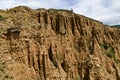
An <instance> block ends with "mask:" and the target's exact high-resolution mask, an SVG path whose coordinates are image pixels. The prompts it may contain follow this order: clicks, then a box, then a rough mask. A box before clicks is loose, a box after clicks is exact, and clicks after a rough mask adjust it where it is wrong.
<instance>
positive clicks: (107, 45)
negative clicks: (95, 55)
mask: <svg viewBox="0 0 120 80" xmlns="http://www.w3.org/2000/svg"><path fill="white" fill-rule="evenodd" d="M101 47H102V48H104V49H105V50H106V49H108V48H109V47H110V44H108V43H103V44H101Z"/></svg>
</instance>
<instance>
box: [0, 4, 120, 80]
mask: <svg viewBox="0 0 120 80" xmlns="http://www.w3.org/2000/svg"><path fill="white" fill-rule="evenodd" d="M0 15H2V16H4V17H5V18H4V19H3V20H2V21H0V59H1V61H0V66H6V67H4V68H5V69H4V68H3V69H4V70H2V69H1V68H0V72H1V74H0V76H1V77H0V78H1V80H2V79H4V78H5V79H11V80H120V40H119V38H120V29H118V28H111V27H109V26H107V25H104V24H102V23H101V22H99V21H96V20H93V19H90V18H87V17H84V16H82V15H79V14H75V13H73V12H71V11H68V10H55V9H48V10H46V9H37V10H32V9H30V8H28V7H25V6H19V7H16V8H13V9H9V10H6V11H0ZM3 62H4V64H3Z"/></svg>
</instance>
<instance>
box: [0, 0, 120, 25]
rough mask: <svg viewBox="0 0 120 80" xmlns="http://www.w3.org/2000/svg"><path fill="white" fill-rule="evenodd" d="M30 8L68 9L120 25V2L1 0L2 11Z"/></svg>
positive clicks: (113, 0)
mask: <svg viewBox="0 0 120 80" xmlns="http://www.w3.org/2000/svg"><path fill="white" fill-rule="evenodd" d="M15 6H28V7H30V8H32V9H37V8H47V9H49V8H55V9H68V10H71V8H72V9H73V11H74V12H75V13H77V14H81V15H84V16H87V17H90V18H93V19H96V20H99V21H101V22H103V23H104V24H107V25H114V24H120V0H0V9H9V8H12V7H15Z"/></svg>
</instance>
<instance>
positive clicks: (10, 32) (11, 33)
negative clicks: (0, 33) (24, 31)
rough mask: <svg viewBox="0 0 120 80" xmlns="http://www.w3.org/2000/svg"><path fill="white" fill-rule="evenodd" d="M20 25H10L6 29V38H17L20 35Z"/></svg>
mask: <svg viewBox="0 0 120 80" xmlns="http://www.w3.org/2000/svg"><path fill="white" fill-rule="evenodd" d="M20 31H21V27H19V26H15V27H10V28H8V29H7V34H6V36H7V39H8V40H11V39H18V38H19V35H20Z"/></svg>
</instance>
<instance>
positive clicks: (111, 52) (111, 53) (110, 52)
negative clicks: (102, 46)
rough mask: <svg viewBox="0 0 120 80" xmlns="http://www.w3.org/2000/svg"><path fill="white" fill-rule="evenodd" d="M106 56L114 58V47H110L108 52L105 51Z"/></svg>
mask: <svg viewBox="0 0 120 80" xmlns="http://www.w3.org/2000/svg"><path fill="white" fill-rule="evenodd" d="M106 54H107V56H108V57H110V58H113V59H114V58H115V50H114V48H111V49H110V50H109V51H108V52H106Z"/></svg>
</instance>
